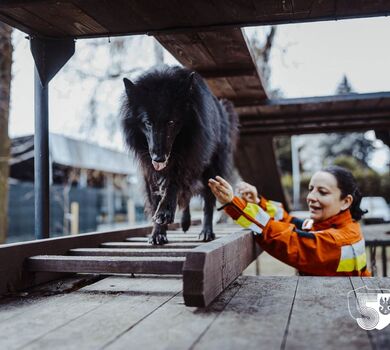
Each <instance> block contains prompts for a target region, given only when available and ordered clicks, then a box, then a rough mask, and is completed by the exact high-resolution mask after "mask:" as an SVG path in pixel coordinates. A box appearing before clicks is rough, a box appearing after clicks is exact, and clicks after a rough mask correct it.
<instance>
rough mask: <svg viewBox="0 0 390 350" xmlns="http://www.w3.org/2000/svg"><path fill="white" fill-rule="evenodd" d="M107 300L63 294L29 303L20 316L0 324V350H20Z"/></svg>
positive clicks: (101, 295)
mask: <svg viewBox="0 0 390 350" xmlns="http://www.w3.org/2000/svg"><path fill="white" fill-rule="evenodd" d="M109 299H110V296H108V295H104V294H95V295H84V294H77V293H71V294H65V295H60V296H54V297H48V298H42V299H40V300H38V301H37V302H34V300H31V299H30V300H29V303H28V304H27V305H25V307H24V308H22V309H21V311H22V312H21V313H19V314H16V315H15V316H14V317H12V318H8V319H7V320H6V321H4V322H1V323H0V348H1V349H7V350H12V349H20V348H22V347H25V346H28V345H29V344H30V342H31V341H33V340H34V339H37V338H39V337H41V336H43V335H44V334H46V333H47V332H49V331H51V330H54V329H56V328H58V327H60V326H62V325H63V324H66V323H68V322H69V321H71V320H74V319H77V318H78V317H80V316H81V315H84V314H85V313H88V312H91V311H92V310H94V309H95V308H96V307H98V306H99V305H102V304H104V303H105V302H107V301H108V300H109Z"/></svg>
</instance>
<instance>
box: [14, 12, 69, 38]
mask: <svg viewBox="0 0 390 350" xmlns="http://www.w3.org/2000/svg"><path fill="white" fill-rule="evenodd" d="M7 15H8V16H12V19H13V20H15V21H17V23H21V24H22V23H26V22H28V23H29V28H25V29H24V30H23V31H25V32H27V33H28V34H31V33H32V32H34V31H40V32H42V35H47V36H50V35H54V36H65V35H66V31H64V30H62V29H61V28H59V27H58V26H56V25H55V24H54V25H53V24H51V23H49V22H46V21H45V20H44V19H41V18H40V17H38V16H34V15H33V14H31V13H30V12H29V11H27V10H26V9H25V8H23V7H19V8H9V9H7Z"/></svg>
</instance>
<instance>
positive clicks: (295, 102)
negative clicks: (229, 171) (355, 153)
mask: <svg viewBox="0 0 390 350" xmlns="http://www.w3.org/2000/svg"><path fill="white" fill-rule="evenodd" d="M236 110H237V112H238V113H239V115H240V124H241V128H240V132H241V134H243V135H246V134H256V135H262V134H263V135H269V134H271V135H278V134H307V133H313V132H325V131H337V130H340V131H343V130H352V131H353V130H367V129H368V128H372V129H375V128H385V129H388V128H389V125H390V120H389V118H388V116H389V113H390V93H388V92H383V93H370V94H351V95H346V96H324V97H310V98H296V99H281V100H268V101H266V102H265V103H263V104H258V105H257V106H246V107H238V108H237V109H236Z"/></svg>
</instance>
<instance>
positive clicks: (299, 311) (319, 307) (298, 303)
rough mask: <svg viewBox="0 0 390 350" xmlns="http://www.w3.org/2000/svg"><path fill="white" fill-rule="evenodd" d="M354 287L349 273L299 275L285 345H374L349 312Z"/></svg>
mask: <svg viewBox="0 0 390 350" xmlns="http://www.w3.org/2000/svg"><path fill="white" fill-rule="evenodd" d="M351 290H352V286H351V283H350V280H349V278H348V277H299V283H298V289H297V292H296V296H295V300H294V306H293V309H292V313H291V318H290V322H289V326H288V329H287V330H286V339H285V344H284V345H285V346H284V347H283V348H285V349H297V348H302V347H303V346H304V347H305V348H307V349H351V350H355V349H371V345H370V340H369V338H368V336H367V333H366V331H364V330H363V329H361V328H360V327H358V325H357V324H356V321H355V320H354V319H353V318H352V317H351V316H350V314H349V311H348V299H347V295H348V292H349V291H351ZM286 317H288V316H287V314H286Z"/></svg>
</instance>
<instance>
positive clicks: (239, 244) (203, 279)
mask: <svg viewBox="0 0 390 350" xmlns="http://www.w3.org/2000/svg"><path fill="white" fill-rule="evenodd" d="M260 252H261V249H260V247H259V246H258V245H257V244H256V243H255V240H254V238H253V234H252V233H251V232H249V231H240V232H235V233H232V234H230V235H228V236H226V237H223V238H220V239H218V240H216V241H213V242H209V243H207V244H205V245H203V246H200V247H198V248H196V249H193V250H191V251H190V252H189V253H188V254H187V258H186V261H185V263H184V267H183V296H184V302H185V304H186V305H187V306H200V307H205V306H207V305H209V304H210V303H211V302H212V301H213V300H214V299H215V298H216V297H217V296H218V295H219V294H220V293H221V292H222V291H223V290H224V289H225V288H227V287H228V286H229V284H230V283H231V282H233V281H234V280H235V279H236V278H237V277H238V276H239V275H240V274H241V273H242V271H244V269H245V268H246V267H247V266H248V265H249V264H250V263H251V262H252V261H253V260H255V259H256V258H257V256H258V255H259V254H260Z"/></svg>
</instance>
